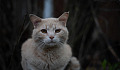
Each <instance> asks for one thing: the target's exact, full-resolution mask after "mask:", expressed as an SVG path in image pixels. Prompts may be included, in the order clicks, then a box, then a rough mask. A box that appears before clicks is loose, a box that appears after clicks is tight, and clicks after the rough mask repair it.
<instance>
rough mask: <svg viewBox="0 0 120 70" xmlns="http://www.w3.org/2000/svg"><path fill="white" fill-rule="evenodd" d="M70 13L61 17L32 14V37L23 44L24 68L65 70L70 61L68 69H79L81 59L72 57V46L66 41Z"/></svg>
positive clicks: (29, 69)
mask: <svg viewBox="0 0 120 70" xmlns="http://www.w3.org/2000/svg"><path fill="white" fill-rule="evenodd" d="M68 16H69V13H68V12H65V13H63V14H62V15H61V16H60V17H59V18H46V19H41V18H40V17H38V16H36V15H33V14H30V20H31V22H32V23H33V25H34V29H33V33H32V38H31V39H28V40H27V41H26V42H25V43H23V45H22V50H21V54H22V62H21V64H22V67H23V70H64V69H65V67H66V66H67V64H68V63H69V61H70V67H69V68H68V70H79V69H80V64H79V61H78V60H77V59H76V58H75V57H72V52H71V48H70V46H69V45H68V44H67V43H66V42H67V39H68V30H67V28H66V22H67V19H68Z"/></svg>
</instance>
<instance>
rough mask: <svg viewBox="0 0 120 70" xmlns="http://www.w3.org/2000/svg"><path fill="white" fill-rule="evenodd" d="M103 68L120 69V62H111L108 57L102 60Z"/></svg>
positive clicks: (104, 69) (107, 69)
mask: <svg viewBox="0 0 120 70" xmlns="http://www.w3.org/2000/svg"><path fill="white" fill-rule="evenodd" d="M102 67H103V70H120V62H118V63H115V64H111V63H109V62H108V61H107V60H106V59H104V61H103V62H102Z"/></svg>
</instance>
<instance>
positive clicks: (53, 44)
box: [46, 43, 57, 47]
mask: <svg viewBox="0 0 120 70" xmlns="http://www.w3.org/2000/svg"><path fill="white" fill-rule="evenodd" d="M46 46H50V47H52V46H53V47H54V46H57V44H56V43H47V44H46Z"/></svg>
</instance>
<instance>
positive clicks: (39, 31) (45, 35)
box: [30, 12, 68, 46]
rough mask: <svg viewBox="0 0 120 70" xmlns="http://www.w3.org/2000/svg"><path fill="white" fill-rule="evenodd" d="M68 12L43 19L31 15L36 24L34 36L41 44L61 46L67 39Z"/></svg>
mask: <svg viewBox="0 0 120 70" xmlns="http://www.w3.org/2000/svg"><path fill="white" fill-rule="evenodd" d="M67 18H68V13H67V12H66V13H64V14H62V15H61V16H60V17H59V18H47V19H41V18H39V17H37V16H35V15H31V16H30V19H31V21H32V23H33V24H34V30H33V34H32V37H33V39H34V41H35V42H37V43H38V44H39V45H40V46H41V45H43V46H44V45H46V46H56V45H57V46H61V45H62V44H64V43H65V42H66V41H67V38H68V30H67V28H66V22H67Z"/></svg>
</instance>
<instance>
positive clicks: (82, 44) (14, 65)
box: [0, 0, 120, 70]
mask: <svg viewBox="0 0 120 70" xmlns="http://www.w3.org/2000/svg"><path fill="white" fill-rule="evenodd" d="M65 11H66V12H67V11H69V12H70V15H69V19H68V22H67V27H68V30H69V40H68V43H69V44H70V45H71V47H72V48H73V50H72V51H73V56H76V57H77V58H78V59H79V61H80V64H81V70H120V0H0V70H22V67H21V64H20V61H21V45H22V43H23V42H24V41H25V40H26V39H28V38H30V37H31V33H32V29H33V25H32V23H30V20H29V17H28V15H29V14H35V15H37V16H39V17H41V18H49V17H59V16H60V15H61V14H62V13H64V12H65Z"/></svg>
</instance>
